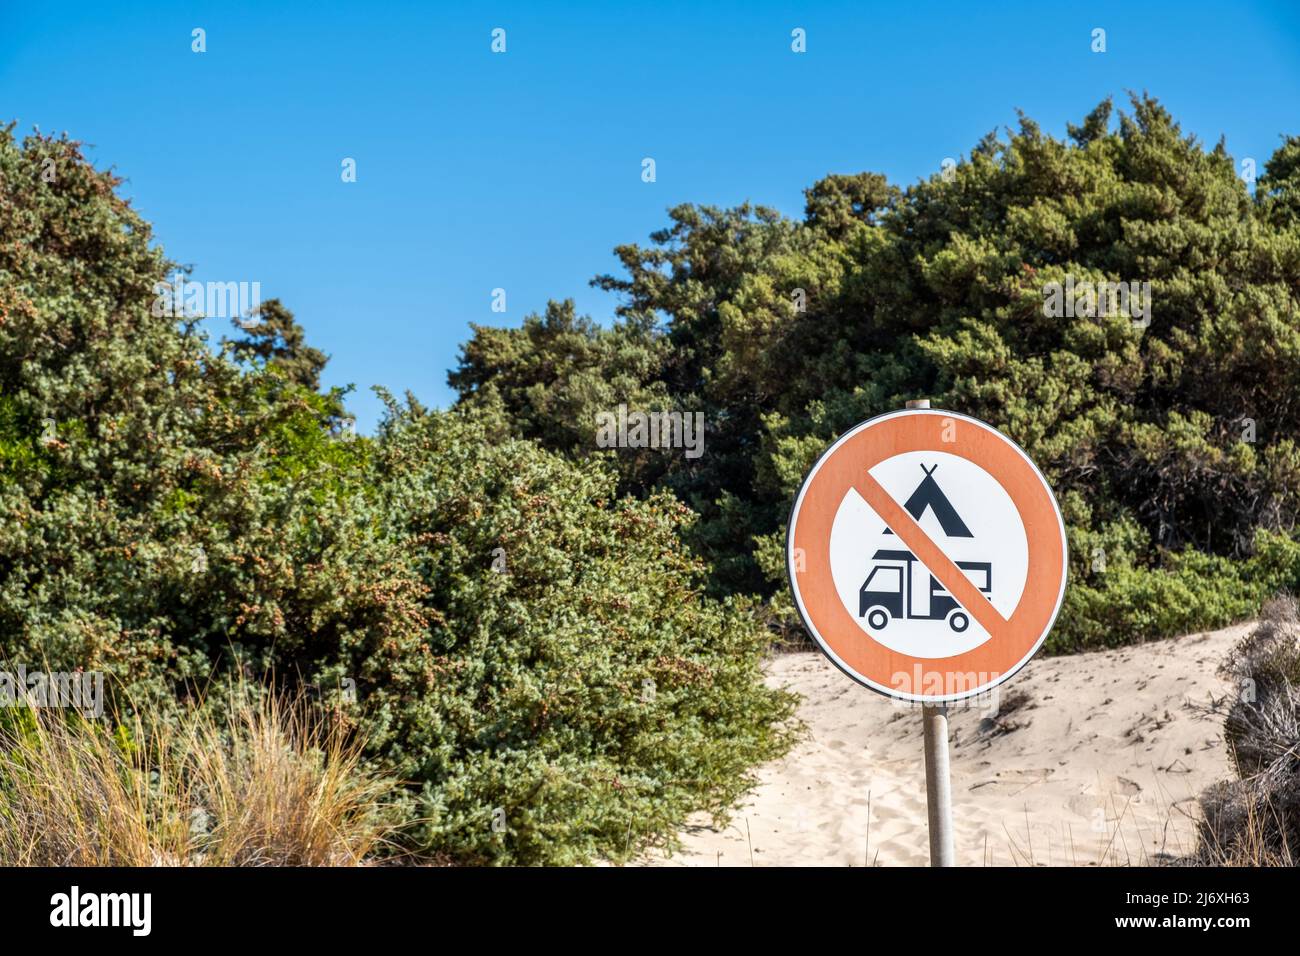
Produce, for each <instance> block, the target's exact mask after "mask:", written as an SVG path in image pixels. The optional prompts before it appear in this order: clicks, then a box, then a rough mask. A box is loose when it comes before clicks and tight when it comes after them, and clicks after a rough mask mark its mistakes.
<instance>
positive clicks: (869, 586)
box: [830, 451, 1029, 657]
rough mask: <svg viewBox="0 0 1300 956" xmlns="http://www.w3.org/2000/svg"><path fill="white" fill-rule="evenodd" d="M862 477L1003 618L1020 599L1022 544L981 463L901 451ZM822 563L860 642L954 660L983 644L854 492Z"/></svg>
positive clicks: (1020, 531)
mask: <svg viewBox="0 0 1300 956" xmlns="http://www.w3.org/2000/svg"><path fill="white" fill-rule="evenodd" d="M870 472H871V475H872V477H874V478H875V479H876V480H877V481H878V482H880V485H881V487H883V488H884V489H885V491H886V492H888V493H889V495H890V497H891V498H893V500H894V501H897V502H898V503H899V504H902V505H904V507H906V508H907V509H908V511H909V512H910V513H911V514H912V517H913V518H915V519H916V522H917V524H919V525H920V526H921V530H923V531H925V532H926V533H927V534H928V535H929V536H930V540H931V541H933V542H935V543H936V544H937V545H939V547H940V548H942V549H943V552H944V553H945V554H946V555H947V556H948V557H949V558H951V559H952V560H953V561H955V562H956V563H957V566H958V567H959V568H961V569H962V571H964V572H965V574H966V577H967V578H969V579H970V580H971V581H972V582H973V583H974V584H975V586H976V587H978V588H979V589H980V590H981V591H983V592H984V593H985V594H986V595H987V596H988V598H989V600H991V601H992V602H993V606H994V607H995V608H997V609H998V611H999V612H1001V614H1002V616H1003V617H1010V616H1011V612H1012V611H1014V610H1015V609H1016V605H1017V604H1019V603H1020V596H1021V595H1022V594H1024V591H1025V580H1026V578H1027V576H1028V571H1029V542H1028V540H1027V538H1026V536H1025V526H1024V523H1023V522H1022V521H1021V520H1020V513H1019V512H1018V511H1017V510H1016V506H1015V503H1014V502H1013V501H1012V500H1011V496H1010V495H1008V494H1007V493H1006V491H1005V490H1004V489H1003V488H1002V486H1001V485H999V484H998V483H997V481H995V480H994V479H993V477H992V476H991V475H990V474H989V473H988V472H987V471H985V470H984V469H983V468H981V467H979V465H976V464H974V463H973V462H971V461H968V460H967V459H965V458H960V457H958V456H957V455H952V454H949V453H947V452H916V451H913V452H906V453H904V454H901V455H895V456H894V457H892V458H887V459H885V460H884V461H882V462H881V463H880V464H878V465H876V466H875V467H874V468H871V469H870ZM954 516H955V517H954ZM830 561H831V575H832V577H833V578H834V580H835V590H836V593H837V594H839V596H840V600H841V601H842V602H843V604H844V607H845V608H846V609H847V610H848V612H849V613H850V614H851V615H853V618H854V620H855V621H856V623H857V625H858V626H859V627H860V628H862V630H863V632H864V633H865V634H867V635H869V636H870V637H872V638H873V639H874V640H876V641H878V642H880V643H881V644H883V645H884V646H885V647H888V648H889V649H891V650H895V651H898V652H900V653H902V654H910V655H912V656H913V657H952V656H953V655H954V654H962V653H965V652H966V651H969V650H973V649H974V648H976V647H979V646H980V645H981V644H983V643H984V642H985V641H987V640H989V638H990V637H991V635H990V634H989V632H988V631H987V630H985V629H984V627H983V625H981V624H980V623H979V622H978V621H976V620H972V619H971V617H970V615H969V614H967V613H965V612H964V611H963V610H962V608H961V606H960V605H959V604H958V603H957V601H956V600H955V599H954V598H953V597H952V595H950V594H949V593H948V591H947V590H946V589H945V588H944V587H943V586H942V585H941V584H940V583H939V582H938V580H937V579H936V578H935V577H934V575H933V574H932V573H931V571H930V569H929V568H928V567H926V565H925V564H924V563H923V562H922V561H920V560H919V559H917V558H916V557H915V555H913V554H912V553H911V552H910V551H908V550H907V548H906V547H905V546H904V545H903V544H902V543H901V542H900V541H899V539H898V536H897V535H896V534H894V533H893V532H892V531H890V530H889V526H888V525H887V524H886V523H885V520H884V518H882V517H881V516H880V515H879V514H877V513H876V511H875V510H874V509H873V508H872V507H871V505H869V504H867V502H866V501H865V500H864V499H863V498H862V496H861V495H860V494H859V493H858V492H857V491H856V490H855V489H853V488H850V489H849V490H848V491H847V492H846V493H845V495H844V500H843V501H842V502H841V503H840V507H839V510H838V512H837V513H836V515H835V522H834V524H833V525H832V528H831V545H830Z"/></svg>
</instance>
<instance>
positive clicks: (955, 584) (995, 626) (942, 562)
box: [853, 471, 1008, 640]
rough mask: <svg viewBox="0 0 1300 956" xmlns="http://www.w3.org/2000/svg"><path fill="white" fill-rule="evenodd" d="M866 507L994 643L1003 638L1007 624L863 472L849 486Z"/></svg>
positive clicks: (870, 477) (991, 605) (874, 480)
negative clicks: (871, 510) (851, 485)
mask: <svg viewBox="0 0 1300 956" xmlns="http://www.w3.org/2000/svg"><path fill="white" fill-rule="evenodd" d="M853 487H854V488H856V489H857V492H858V494H860V495H861V496H862V497H863V498H864V499H866V502H867V504H869V505H871V507H872V508H874V509H875V510H876V514H878V515H880V517H882V518H883V519H885V524H887V525H889V527H890V529H891V530H892V531H893V532H894V534H896V535H898V536H899V538H901V539H902V541H903V543H904V544H905V545H907V547H908V549H909V550H911V552H912V553H913V554H914V555H916V557H917V559H918V560H919V561H920V562H921V563H922V564H924V565H925V566H926V568H927V569H929V571H930V573H931V574H933V575H934V576H935V578H936V579H938V581H939V583H940V584H942V585H943V586H944V587H945V588H947V590H948V593H949V594H951V595H952V596H953V597H955V598H956V599H957V601H958V602H959V603H960V604H961V606H962V607H964V608H965V609H966V610H967V611H969V612H970V614H971V616H972V617H974V618H975V620H977V621H979V623H980V626H981V627H983V628H984V630H986V631H988V632H989V634H990V635H992V637H993V639H994V640H998V639H1000V638H1002V637H1004V636H1007V631H1008V627H1007V620H1006V618H1004V617H1003V616H1002V615H1001V614H999V613H998V610H997V608H995V607H994V606H993V603H992V602H991V601H990V600H989V599H988V595H986V594H985V593H984V592H983V591H981V590H980V589H979V588H977V587H976V586H975V585H974V584H972V583H971V580H970V578H968V577H966V575H965V574H963V573H962V571H961V568H959V567H957V565H955V564H954V563H953V562H952V561H951V560H950V559H949V558H948V556H947V555H946V554H944V553H943V551H941V550H940V549H939V546H938V545H937V544H935V543H934V542H933V541H931V540H930V536H929V535H927V534H926V533H925V532H924V531H923V530H921V526H920V525H919V524H917V523H916V520H915V519H914V518H913V517H912V516H911V515H910V514H908V513H907V511H906V510H905V509H903V508H902V507H901V506H900V505H899V504H898V502H896V501H894V499H893V498H891V497H890V496H889V492H887V491H886V490H885V489H884V487H883V486H882V485H881V484H880V482H878V481H876V479H875V478H873V477H872V476H871V473H870V472H866V471H864V472H863V473H862V475H861V477H860V478H858V479H857V480H856V481H854V483H853Z"/></svg>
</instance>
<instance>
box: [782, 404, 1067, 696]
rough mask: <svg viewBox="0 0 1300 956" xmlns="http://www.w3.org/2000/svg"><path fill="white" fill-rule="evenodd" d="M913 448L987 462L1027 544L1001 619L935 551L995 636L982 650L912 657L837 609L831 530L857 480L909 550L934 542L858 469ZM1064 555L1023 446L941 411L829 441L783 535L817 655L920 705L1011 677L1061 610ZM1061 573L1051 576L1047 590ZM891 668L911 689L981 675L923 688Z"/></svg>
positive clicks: (1059, 531) (1053, 510)
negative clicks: (1014, 601) (947, 437)
mask: <svg viewBox="0 0 1300 956" xmlns="http://www.w3.org/2000/svg"><path fill="white" fill-rule="evenodd" d="M950 422H951V423H954V424H955V425H956V428H957V438H956V441H955V442H954V441H947V442H945V441H943V432H944V430H945V428H946V427H948V423H950ZM912 451H942V452H947V453H948V454H955V455H959V456H960V457H963V458H966V459H967V460H968V461H971V462H973V463H974V464H976V465H978V466H980V467H981V468H983V469H984V470H985V471H987V472H988V473H989V474H990V475H992V476H993V478H994V480H996V481H997V482H998V483H999V484H1001V485H1002V487H1003V488H1005V489H1006V491H1007V493H1008V494H1009V495H1010V496H1011V500H1012V502H1013V503H1014V504H1015V506H1016V509H1017V510H1018V511H1019V513H1020V517H1021V520H1022V521H1023V522H1024V526H1025V535H1026V538H1027V539H1028V543H1029V579H1028V580H1027V581H1026V582H1025V591H1024V594H1023V595H1022V596H1021V599H1020V603H1019V604H1018V605H1017V606H1016V609H1015V611H1014V612H1012V615H1011V617H1010V619H1007V620H1004V619H1003V618H1002V616H1001V615H1000V614H999V613H998V612H997V611H996V610H995V609H994V608H993V606H992V605H991V604H989V603H988V602H987V600H984V599H983V598H982V595H981V600H980V601H978V602H975V601H973V600H972V595H977V594H979V592H978V591H976V590H975V588H974V586H973V585H970V584H969V582H968V581H967V580H966V578H965V576H964V575H961V574H960V573H957V577H956V578H955V579H954V578H953V577H952V566H951V563H950V562H948V560H947V558H946V557H943V556H942V555H939V558H940V559H941V561H942V563H943V564H945V565H947V567H946V572H947V573H943V574H941V575H940V574H937V575H936V576H937V577H939V579H940V581H941V583H943V584H944V585H945V586H948V587H949V588H950V593H952V594H953V596H954V597H956V598H957V599H958V601H959V603H961V604H962V606H963V607H964V608H966V610H968V611H969V612H970V613H971V615H972V616H973V617H975V618H976V619H977V620H979V621H980V622H981V624H982V625H983V626H984V627H985V629H986V630H988V631H989V632H990V633H991V634H992V635H993V636H992V637H991V638H990V639H989V640H988V641H985V642H984V643H983V644H981V645H980V646H979V647H976V648H973V649H971V650H969V651H967V652H965V653H963V654H957V655H954V656H951V657H940V658H925V657H913V656H911V655H909V654H904V653H901V652H898V651H894V650H891V649H890V648H888V647H885V646H884V645H883V644H881V643H880V642H878V641H876V640H874V639H873V638H872V637H871V636H870V635H869V634H867V633H866V632H865V631H864V630H862V628H860V627H859V626H858V624H857V622H856V621H854V619H853V617H852V616H851V615H850V613H849V611H848V610H847V609H846V608H845V607H844V605H843V603H842V602H841V601H840V599H839V595H838V593H837V592H836V590H835V585H834V581H833V579H832V576H831V569H830V529H831V525H832V523H833V522H834V520H835V514H836V512H837V511H838V510H839V506H840V503H841V502H842V501H843V500H844V495H845V494H847V493H848V490H849V489H850V488H857V489H859V491H860V493H861V494H862V495H863V497H864V498H866V499H867V500H868V501H869V502H876V503H880V504H884V507H883V508H881V507H877V511H885V512H886V513H885V514H883V515H882V517H884V518H885V519H886V523H887V524H888V525H889V526H890V528H891V529H892V530H893V531H894V533H895V534H897V535H898V536H899V538H900V540H901V541H902V543H904V544H906V545H908V546H909V547H910V548H912V549H913V552H914V553H917V554H918V557H920V556H921V551H926V550H927V545H928V546H929V549H933V551H935V552H937V551H938V549H937V547H935V546H934V545H933V544H932V543H930V542H929V539H928V538H927V537H926V535H925V533H924V532H923V531H921V529H920V527H919V526H918V525H917V524H916V523H915V521H914V520H913V519H912V517H911V515H909V514H908V513H907V512H906V511H905V510H904V509H903V508H902V507H900V506H899V505H898V504H897V503H896V502H893V501H892V499H889V498H888V496H886V497H885V502H880V495H883V494H884V490H883V489H882V488H880V486H879V484H878V483H876V481H875V479H874V478H872V477H871V476H870V475H869V474H868V473H867V472H868V470H869V469H871V468H873V467H874V466H875V465H876V464H878V463H879V462H881V461H884V460H885V459H887V458H892V457H893V456H895V455H900V454H904V453H907V452H912ZM875 506H876V505H875V504H873V507H875ZM890 506H892V507H890ZM918 536H919V537H918ZM918 548H919V549H920V550H918ZM799 549H802V553H803V558H804V562H803V569H802V570H799V569H798V568H797V564H798V562H796V560H795V558H796V554H797V553H798V551H799ZM1066 556H1067V544H1066V536H1065V522H1064V521H1063V520H1062V518H1061V511H1060V508H1059V507H1058V506H1057V503H1056V498H1055V496H1054V495H1053V493H1052V489H1051V486H1050V485H1049V484H1048V483H1047V479H1046V478H1045V477H1043V474H1042V472H1040V471H1039V470H1038V467H1037V466H1036V465H1035V464H1034V463H1033V461H1031V460H1030V458H1029V456H1028V455H1026V454H1025V452H1024V450H1023V449H1022V448H1021V447H1020V446H1019V445H1017V444H1016V443H1015V442H1013V441H1012V440H1011V439H1010V438H1008V437H1007V436H1005V435H1003V434H1002V433H1001V432H1000V431H998V430H997V429H995V428H994V427H993V426H991V425H989V424H988V423H986V422H982V421H980V420H979V419H977V418H971V417H970V416H969V415H963V414H961V413H960V412H952V411H947V410H945V409H938V408H930V409H906V410H902V411H896V412H888V413H886V414H884V415H878V416H876V417H875V418H871V419H868V420H867V421H865V422H861V423H859V424H858V425H855V426H854V427H853V428H851V429H849V430H848V431H847V432H845V433H844V434H843V435H841V436H840V437H839V438H838V439H836V441H835V442H834V443H833V444H832V445H831V446H830V447H829V448H828V449H826V451H825V452H823V453H822V455H821V457H820V458H818V459H817V461H816V462H815V463H814V464H813V466H812V468H811V469H810V470H809V471H808V474H807V475H806V476H805V477H804V480H803V483H802V485H800V487H799V493H798V495H796V496H795V501H794V506H793V507H792V508H791V510H790V520H789V524H788V528H787V532H786V563H787V570H788V573H789V577H790V589H791V591H792V593H793V595H794V601H795V606H796V607H798V609H799V614H800V617H801V618H802V619H803V623H804V626H805V627H806V628H807V629H808V632H809V633H810V634H811V635H812V637H813V639H814V640H815V641H816V642H817V644H818V646H819V647H820V648H821V650H822V652H823V653H825V654H826V656H827V657H829V658H830V659H831V661H832V662H833V663H834V664H835V665H836V666H837V667H839V669H840V670H842V671H844V673H846V674H847V675H848V676H849V677H851V678H853V679H854V680H855V681H857V682H858V683H860V684H863V685H864V686H866V687H870V688H871V689H872V690H874V691H877V692H879V693H881V694H884V695H886V696H888V697H893V698H896V699H901V700H909V701H916V702H924V703H941V702H948V701H956V700H963V699H965V698H968V697H973V696H975V695H977V694H980V693H984V692H986V691H988V690H990V689H992V688H993V687H996V686H998V685H999V684H1001V683H1003V682H1004V681H1006V680H1009V679H1010V678H1011V677H1012V676H1013V675H1014V674H1015V673H1016V672H1017V671H1018V670H1020V668H1022V667H1024V666H1025V664H1027V663H1028V662H1029V660H1030V658H1032V657H1033V656H1034V654H1035V653H1037V651H1038V649H1039V647H1041V646H1042V643H1043V641H1044V640H1045V639H1046V638H1047V635H1048V633H1049V632H1050V631H1051V629H1052V625H1053V624H1055V623H1056V618H1057V615H1058V614H1059V613H1060V610H1061V604H1062V602H1063V600H1064V597H1065V586H1066V580H1067V577H1068V574H1069V568H1068V561H1067V560H1066ZM931 571H932V572H933V571H934V567H933V566H932V567H931ZM1058 580H1059V585H1057V586H1056V587H1053V586H1052V585H1053V584H1054V583H1055V582H1057V581H1058ZM963 596H965V598H966V599H965V600H963V599H962V598H963ZM990 624H991V625H992V626H989V625H990ZM900 674H901V675H905V677H906V680H907V681H908V682H909V683H912V684H914V688H915V690H924V689H925V688H927V687H933V686H935V685H936V683H937V686H939V687H943V688H951V687H953V686H954V685H953V681H952V678H951V676H950V675H954V674H956V675H961V676H964V675H978V676H979V677H980V682H979V683H978V685H976V686H973V687H965V686H963V687H962V688H961V689H954V690H950V691H947V692H944V693H938V694H927V693H917V692H909V691H906V690H903V689H900V688H898V687H895V686H893V685H894V683H895V679H896V678H897V677H898V676H899V675H900Z"/></svg>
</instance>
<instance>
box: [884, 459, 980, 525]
mask: <svg viewBox="0 0 1300 956" xmlns="http://www.w3.org/2000/svg"><path fill="white" fill-rule="evenodd" d="M938 467H939V466H938V465H931V466H930V467H929V469H928V470H927V469H926V467H925V465H922V466H921V470H922V471H924V472H925V478H923V479H922V480H921V483H920V484H919V485H917V486H916V490H915V491H914V492H912V495H911V497H910V498H908V499H907V501H906V502H904V503H903V507H904V508H906V509H907V510H908V513H910V514H911V516H912V517H913V518H915V519H916V520H917V521H920V520H921V515H923V514H925V509H926V508H929V509H930V510H931V511H933V512H934V516H935V517H936V518H938V519H939V526H940V527H941V528H943V533H944V534H946V535H947V536H948V537H950V538H973V537H975V536H974V535H973V534H971V531H970V528H968V527H966V522H964V521H962V520H961V515H959V514H957V509H956V508H954V507H953V506H952V502H951V501H949V500H948V496H947V495H945V494H944V493H943V489H942V488H940V487H939V483H938V482H937V481H935V480H934V472H935V470H936V469H937V468H938ZM893 533H894V532H893V531H891V530H890V529H889V528H886V529H885V534H893Z"/></svg>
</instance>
